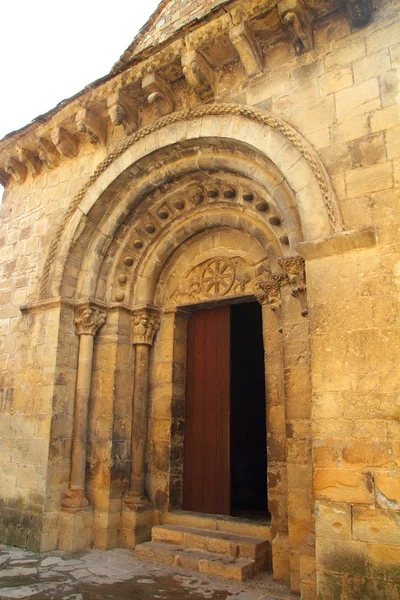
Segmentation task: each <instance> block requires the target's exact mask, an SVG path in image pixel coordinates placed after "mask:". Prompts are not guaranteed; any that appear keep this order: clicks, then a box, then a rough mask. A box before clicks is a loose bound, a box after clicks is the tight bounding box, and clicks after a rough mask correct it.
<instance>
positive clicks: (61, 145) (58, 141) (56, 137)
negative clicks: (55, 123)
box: [51, 127, 78, 158]
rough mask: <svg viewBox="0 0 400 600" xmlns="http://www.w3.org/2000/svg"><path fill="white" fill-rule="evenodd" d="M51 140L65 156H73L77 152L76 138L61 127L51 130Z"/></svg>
mask: <svg viewBox="0 0 400 600" xmlns="http://www.w3.org/2000/svg"><path fill="white" fill-rule="evenodd" d="M51 141H52V142H53V144H54V145H55V147H56V148H57V150H58V151H59V153H60V154H62V155H63V156H66V157H67V158H74V157H75V156H76V155H77V154H78V141H77V139H76V138H75V137H74V136H73V135H72V133H70V132H69V131H67V130H66V129H64V128H63V127H58V128H57V129H54V130H53V131H52V132H51Z"/></svg>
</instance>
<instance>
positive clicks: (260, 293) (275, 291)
mask: <svg viewBox="0 0 400 600" xmlns="http://www.w3.org/2000/svg"><path fill="white" fill-rule="evenodd" d="M288 280H289V277H288V275H286V273H277V274H268V275H266V276H263V277H260V278H259V279H257V280H256V282H255V294H256V298H257V300H258V301H259V302H260V304H263V305H267V306H269V307H270V309H271V310H272V312H273V313H274V314H275V316H276V319H277V321H278V328H279V332H280V333H282V311H281V306H282V302H281V288H282V287H283V286H285V285H287V284H288Z"/></svg>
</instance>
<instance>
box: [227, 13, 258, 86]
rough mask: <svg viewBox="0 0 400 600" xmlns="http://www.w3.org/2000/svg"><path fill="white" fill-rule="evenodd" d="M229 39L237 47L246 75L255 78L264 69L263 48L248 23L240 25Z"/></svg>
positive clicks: (232, 30)
mask: <svg viewBox="0 0 400 600" xmlns="http://www.w3.org/2000/svg"><path fill="white" fill-rule="evenodd" d="M229 39H230V40H231V42H232V44H233V45H234V46H235V48H236V50H237V52H238V54H239V56H240V60H241V62H242V65H243V67H244V70H245V71H246V75H247V76H248V77H254V76H255V75H259V74H260V73H261V72H262V69H263V55H262V51H261V48H260V46H259V44H258V42H257V40H256V38H255V36H254V35H253V33H252V32H251V31H250V29H249V27H248V26H247V25H246V23H240V24H239V25H236V26H235V27H232V29H231V30H230V32H229Z"/></svg>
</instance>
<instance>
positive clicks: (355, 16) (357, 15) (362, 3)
mask: <svg viewBox="0 0 400 600" xmlns="http://www.w3.org/2000/svg"><path fill="white" fill-rule="evenodd" d="M345 4H346V8H347V14H348V15H349V21H350V23H351V26H352V27H365V26H366V25H368V23H369V22H370V20H371V17H372V0H345Z"/></svg>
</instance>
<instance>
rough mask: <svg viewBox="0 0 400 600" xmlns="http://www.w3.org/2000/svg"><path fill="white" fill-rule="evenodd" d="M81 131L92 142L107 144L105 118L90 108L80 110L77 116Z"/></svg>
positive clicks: (76, 119) (77, 123)
mask: <svg viewBox="0 0 400 600" xmlns="http://www.w3.org/2000/svg"><path fill="white" fill-rule="evenodd" d="M75 121H76V128H77V130H78V131H79V133H81V134H83V135H84V136H86V137H87V138H88V140H89V141H90V143H91V144H105V143H106V141H107V128H106V124H105V122H104V120H103V119H101V118H100V117H99V116H98V115H96V113H94V112H93V111H92V110H90V109H88V108H83V109H82V110H80V111H79V112H78V113H77V114H76V117H75Z"/></svg>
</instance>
